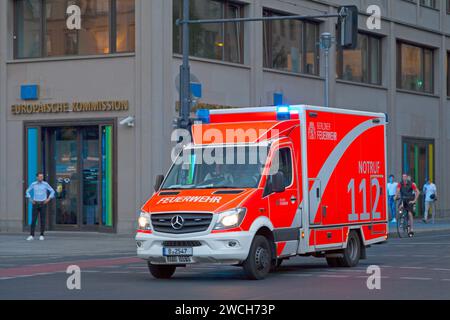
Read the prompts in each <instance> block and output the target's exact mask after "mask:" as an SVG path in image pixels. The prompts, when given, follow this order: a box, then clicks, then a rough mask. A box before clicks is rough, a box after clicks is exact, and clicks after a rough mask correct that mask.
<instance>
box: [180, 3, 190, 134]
mask: <svg viewBox="0 0 450 320" xmlns="http://www.w3.org/2000/svg"><path fill="white" fill-rule="evenodd" d="M183 21H189V0H184V1H183ZM182 26H183V36H182V39H183V49H182V50H183V64H182V65H181V67H180V118H179V119H178V121H177V127H178V128H180V129H188V128H189V126H190V123H189V122H190V121H189V119H190V114H191V68H190V66H189V50H190V49H189V47H190V44H189V24H188V23H183V24H182Z"/></svg>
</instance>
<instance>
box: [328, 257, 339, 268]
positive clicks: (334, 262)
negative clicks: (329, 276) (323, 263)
mask: <svg viewBox="0 0 450 320" xmlns="http://www.w3.org/2000/svg"><path fill="white" fill-rule="evenodd" d="M341 259H342V258H327V263H328V266H329V267H331V268H339V267H341Z"/></svg>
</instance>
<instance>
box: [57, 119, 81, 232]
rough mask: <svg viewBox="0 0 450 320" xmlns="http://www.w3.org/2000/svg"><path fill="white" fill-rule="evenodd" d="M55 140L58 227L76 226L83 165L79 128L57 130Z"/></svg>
mask: <svg viewBox="0 0 450 320" xmlns="http://www.w3.org/2000/svg"><path fill="white" fill-rule="evenodd" d="M50 139H51V148H52V149H53V150H52V151H51V154H52V155H53V159H51V160H52V161H51V163H52V164H51V166H52V168H51V171H50V172H51V178H50V181H51V182H52V185H53V186H54V187H55V192H56V194H55V202H54V205H55V214H54V215H53V217H52V222H53V225H54V226H66V227H76V226H78V224H79V222H80V221H79V206H80V201H79V195H80V178H81V175H80V173H81V172H80V164H79V148H78V145H79V135H78V129H77V128H72V127H67V128H55V129H52V132H51V134H50Z"/></svg>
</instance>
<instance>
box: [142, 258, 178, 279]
mask: <svg viewBox="0 0 450 320" xmlns="http://www.w3.org/2000/svg"><path fill="white" fill-rule="evenodd" d="M147 264H148V270H149V271H150V273H151V274H152V276H153V277H155V278H156V279H170V278H172V276H173V274H174V273H175V270H176V269H177V267H176V266H164V265H156V264H151V263H150V262H147Z"/></svg>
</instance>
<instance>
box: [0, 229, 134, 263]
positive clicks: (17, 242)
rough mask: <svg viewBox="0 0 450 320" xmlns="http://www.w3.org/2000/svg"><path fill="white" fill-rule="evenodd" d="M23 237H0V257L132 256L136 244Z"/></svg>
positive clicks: (91, 237) (66, 236) (106, 238)
mask: <svg viewBox="0 0 450 320" xmlns="http://www.w3.org/2000/svg"><path fill="white" fill-rule="evenodd" d="M27 236H28V234H26V233H23V234H4V233H0V257H10V258H14V257H18V258H25V257H28V258H33V257H35V258H43V257H55V258H56V257H76V256H93V257H99V256H108V255H124V256H133V255H136V242H135V241H134V238H133V236H131V235H116V234H101V233H70V232H47V233H46V237H45V239H46V240H45V241H38V240H34V241H26V240H25V239H26V238H27Z"/></svg>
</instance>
